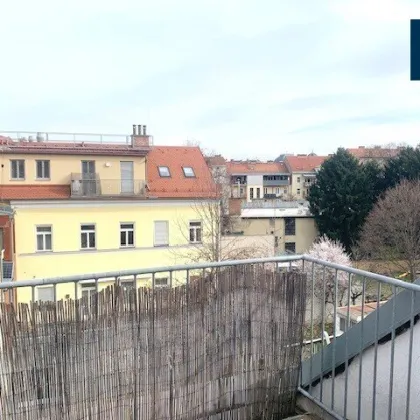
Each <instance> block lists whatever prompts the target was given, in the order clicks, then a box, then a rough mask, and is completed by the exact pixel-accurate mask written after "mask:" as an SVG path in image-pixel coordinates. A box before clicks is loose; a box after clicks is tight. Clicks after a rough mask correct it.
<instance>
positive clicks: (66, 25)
mask: <svg viewBox="0 0 420 420" xmlns="http://www.w3.org/2000/svg"><path fill="white" fill-rule="evenodd" d="M0 10H1V20H2V24H1V25H0V47H1V48H0V51H1V58H2V64H1V67H0V75H1V77H0V130H37V131H71V132H77V131H79V132H80V131H82V132H105V133H106V132H111V133H128V134H129V133H130V132H131V125H132V124H133V123H137V124H147V126H148V128H149V131H150V133H151V134H153V136H154V140H155V143H156V144H183V143H185V141H187V140H190V141H195V142H200V143H201V144H202V145H203V146H204V147H205V148H207V149H212V150H215V151H217V152H219V153H222V154H223V155H225V156H226V157H229V158H245V157H250V158H254V157H256V158H260V159H269V158H274V157H276V156H277V155H278V154H280V153H283V152H294V153H308V152H312V151H315V152H316V153H318V154H325V153H330V152H332V151H334V150H335V149H336V148H337V147H338V146H348V147H352V146H353V147H357V146H358V145H364V144H365V145H370V144H386V143H401V142H405V143H409V144H417V142H419V141H420V82H410V80H409V33H410V32H409V27H410V25H409V19H410V18H420V1H419V0H412V1H411V0H318V1H314V0H296V1H290V0H258V1H257V0H176V1H175V0H153V1H152V0H118V1H116V0H113V1H108V0H100V1H99V0H84V1H81V0H72V1H71V2H67V3H64V2H57V1H56V0H38V1H36V2H35V1H31V0H23V1H22V0H15V1H14V2H7V6H6V5H2V6H0Z"/></svg>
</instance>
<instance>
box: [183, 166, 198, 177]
mask: <svg viewBox="0 0 420 420" xmlns="http://www.w3.org/2000/svg"><path fill="white" fill-rule="evenodd" d="M182 170H183V171H184V175H185V177H186V178H194V177H195V173H194V169H193V168H191V166H184V167H183V168H182Z"/></svg>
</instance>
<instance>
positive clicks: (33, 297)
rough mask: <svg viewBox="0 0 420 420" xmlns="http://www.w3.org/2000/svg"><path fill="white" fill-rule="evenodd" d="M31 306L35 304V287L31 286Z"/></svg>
mask: <svg viewBox="0 0 420 420" xmlns="http://www.w3.org/2000/svg"><path fill="white" fill-rule="evenodd" d="M31 295H32V296H31V297H32V304H34V303H35V286H31Z"/></svg>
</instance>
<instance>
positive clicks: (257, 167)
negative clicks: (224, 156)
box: [227, 161, 288, 174]
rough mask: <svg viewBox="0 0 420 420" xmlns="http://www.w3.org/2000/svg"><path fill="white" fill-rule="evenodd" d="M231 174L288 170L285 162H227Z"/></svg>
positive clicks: (283, 171)
mask: <svg viewBox="0 0 420 420" xmlns="http://www.w3.org/2000/svg"><path fill="white" fill-rule="evenodd" d="M227 168H228V172H229V173H230V174H265V173H270V174H273V173H287V172H288V170H287V168H286V165H285V164H284V163H283V162H252V161H244V162H235V161H230V162H228V163H227Z"/></svg>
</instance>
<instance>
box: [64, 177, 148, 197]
mask: <svg viewBox="0 0 420 420" xmlns="http://www.w3.org/2000/svg"><path fill="white" fill-rule="evenodd" d="M93 178H94V179H86V178H84V177H83V176H82V175H81V174H72V176H71V189H70V190H71V197H74V198H78V197H90V198H94V197H97V198H98V197H99V198H100V197H120V196H121V197H123V196H125V197H145V196H146V181H145V180H138V179H99V177H97V176H96V177H95V176H93Z"/></svg>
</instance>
